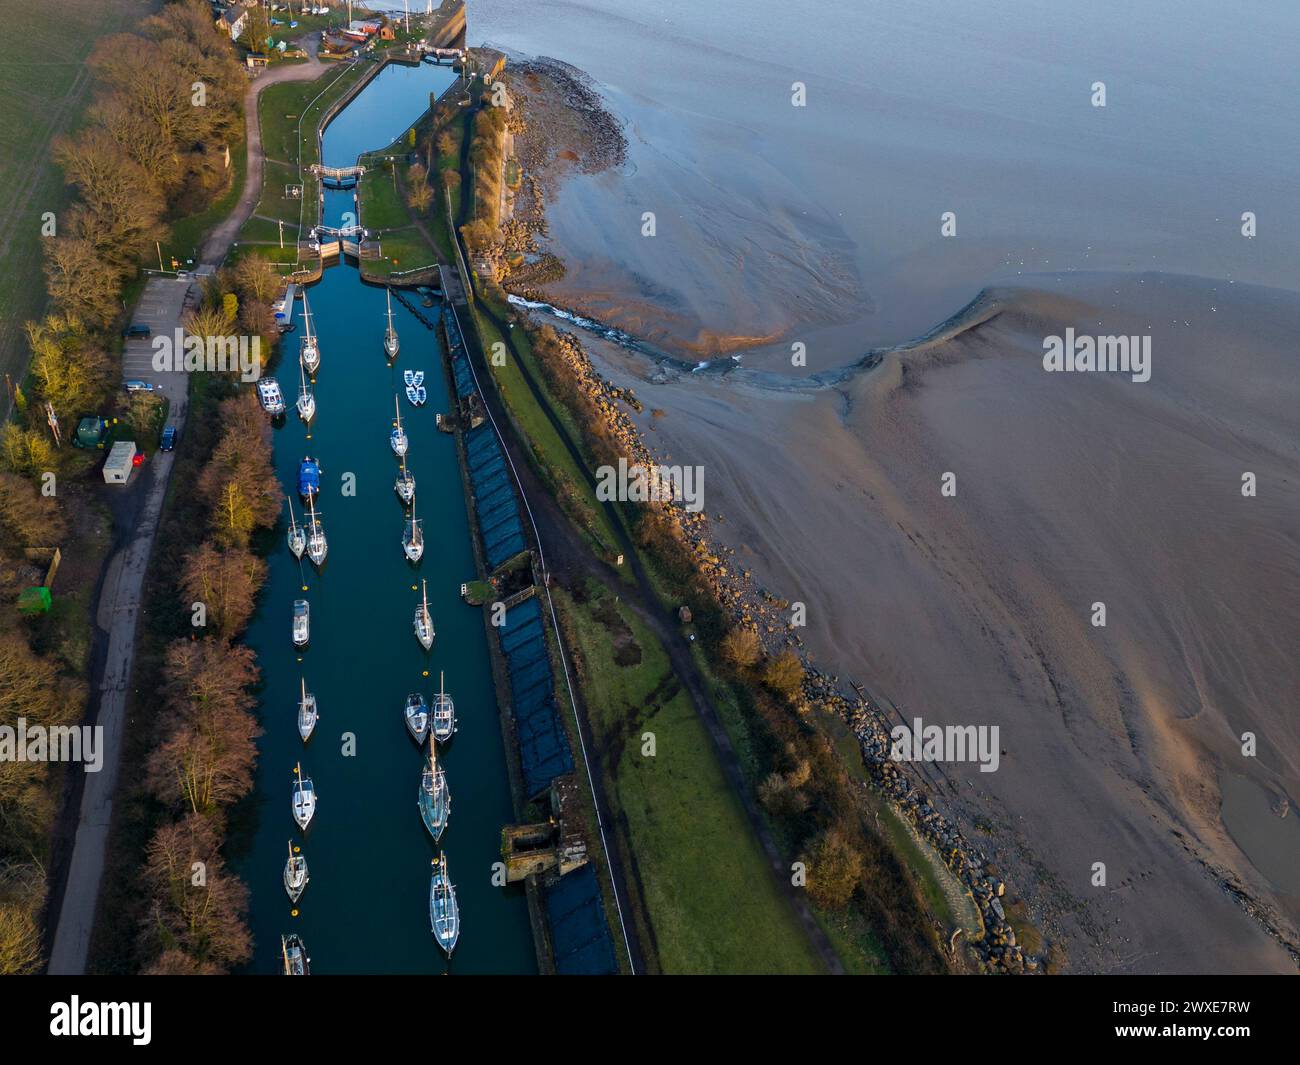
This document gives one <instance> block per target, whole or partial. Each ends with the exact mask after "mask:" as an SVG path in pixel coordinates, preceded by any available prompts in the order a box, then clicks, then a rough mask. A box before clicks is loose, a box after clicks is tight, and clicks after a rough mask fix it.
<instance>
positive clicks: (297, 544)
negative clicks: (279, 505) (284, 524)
mask: <svg viewBox="0 0 1300 1065" xmlns="http://www.w3.org/2000/svg"><path fill="white" fill-rule="evenodd" d="M306 549H307V533H306V531H305V530H304V529H303V527H302V526H301V525H299V524H298V523H297V522H296V521H295V520H294V517H293V500H292V499H290V500H289V550H290V551H292V552H293V557H294V558H302V553H303V551H305V550H306Z"/></svg>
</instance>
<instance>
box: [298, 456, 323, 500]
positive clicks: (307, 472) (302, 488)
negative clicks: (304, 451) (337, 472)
mask: <svg viewBox="0 0 1300 1065" xmlns="http://www.w3.org/2000/svg"><path fill="white" fill-rule="evenodd" d="M319 491H320V463H319V462H317V461H316V460H315V459H314V458H312V457H311V456H310V455H304V456H303V460H302V461H301V462H300V463H298V494H299V495H300V496H302V498H303V499H310V498H311V497H312V496H314V495H315V494H316V493H317V492H319Z"/></svg>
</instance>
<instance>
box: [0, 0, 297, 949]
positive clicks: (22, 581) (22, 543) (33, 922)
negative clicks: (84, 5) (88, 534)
mask: <svg viewBox="0 0 1300 1065" xmlns="http://www.w3.org/2000/svg"><path fill="white" fill-rule="evenodd" d="M87 64H88V66H89V67H90V68H91V70H92V71H93V74H94V82H93V91H92V100H91V103H90V105H89V107H88V109H87V112H86V116H85V122H84V124H83V126H82V128H81V129H80V130H79V131H78V132H76V133H74V134H73V135H71V136H67V137H62V138H60V139H58V140H57V141H56V143H55V146H54V149H53V152H54V159H55V161H56V162H57V163H58V165H59V166H60V167H61V168H62V170H63V173H64V177H65V180H66V183H67V184H68V185H69V186H70V187H71V189H72V190H73V192H74V194H75V195H74V198H73V202H72V203H71V204H70V205H69V206H68V208H67V209H66V210H64V211H63V212H62V213H61V214H60V215H59V216H58V217H57V219H51V218H50V217H47V218H46V219H45V221H44V223H43V226H44V228H43V231H42V235H43V238H44V240H43V244H44V248H43V251H44V255H43V264H42V265H43V272H44V279H45V283H46V289H47V293H48V296H49V304H48V311H47V313H46V315H45V316H44V317H43V318H42V319H41V320H40V321H37V322H29V323H27V324H26V326H25V329H26V334H27V341H28V346H29V349H30V354H31V361H30V370H29V373H28V375H27V377H26V379H25V380H24V381H23V382H21V383H20V384H18V385H17V386H16V387H15V390H14V397H13V398H14V417H13V418H12V419H11V420H9V421H8V422H7V423H6V424H5V425H4V426H3V428H0V595H3V596H4V597H5V599H6V600H7V602H9V603H10V604H13V603H14V602H15V600H16V598H17V595H18V592H19V591H21V590H22V588H24V587H27V586H31V585H33V584H41V583H43V581H42V574H43V570H44V565H45V563H44V561H41V562H39V563H37V562H33V561H32V560H30V559H29V558H28V557H27V553H28V552H29V551H30V549H32V548H48V547H53V546H58V545H59V544H63V545H64V547H65V550H66V549H68V546H69V545H68V539H67V538H68V537H69V535H71V536H72V543H73V545H74V546H75V547H77V548H83V547H86V546H87V545H86V541H85V540H84V539H79V537H83V536H84V527H85V526H87V525H93V524H95V523H98V522H100V521H102V516H101V515H100V514H99V513H97V512H96V511H95V508H94V506H93V504H91V503H89V502H87V501H86V499H85V497H86V496H87V495H88V493H87V492H86V491H85V487H84V485H80V486H79V485H78V481H77V478H78V476H79V475H80V476H85V475H87V474H90V473H91V471H92V470H94V469H95V467H96V466H97V463H96V462H95V461H94V460H95V458H96V457H97V453H95V452H92V453H90V455H89V456H87V455H86V454H85V453H78V452H76V451H73V450H72V449H70V448H67V447H56V446H55V442H54V440H53V434H52V433H51V431H50V428H49V426H48V424H47V419H48V414H49V412H50V411H52V412H53V414H54V415H55V417H56V418H57V421H58V424H59V425H60V427H61V430H62V433H63V436H64V443H65V444H66V443H67V437H68V436H69V434H70V433H71V432H72V431H73V430H74V429H75V426H76V423H77V420H78V418H79V417H81V416H83V415H85V414H89V413H98V412H107V411H112V410H113V409H114V407H115V406H116V404H115V403H114V397H115V395H116V394H117V389H116V385H117V380H118V377H119V373H120V370H119V365H118V362H117V357H116V352H117V350H118V346H119V344H118V340H117V337H116V328H117V326H118V324H119V323H120V322H121V320H122V318H123V312H124V310H125V301H124V295H125V293H126V291H127V288H128V286H129V285H131V284H132V283H133V282H134V281H135V279H136V278H137V277H138V275H139V272H140V267H141V263H142V262H143V261H146V260H147V259H148V258H151V257H152V255H153V253H154V241H157V240H161V239H162V238H163V237H164V236H165V234H166V232H167V227H168V224H169V223H170V222H171V221H172V220H175V219H180V218H183V217H186V216H188V215H191V214H193V213H195V212H197V211H200V210H202V209H203V208H204V207H206V206H207V205H208V204H209V203H211V202H212V201H213V200H214V199H215V198H216V197H217V196H219V195H220V194H221V193H223V192H224V190H225V189H226V188H227V187H228V184H229V181H230V172H231V168H230V162H229V154H228V153H229V149H230V147H231V146H232V145H233V144H235V143H236V142H237V141H238V140H239V139H240V137H242V132H243V108H242V101H243V92H244V85H245V78H244V74H243V72H242V68H241V66H240V64H239V61H238V59H237V57H236V55H235V51H234V48H233V47H232V45H231V42H230V41H229V39H228V38H227V37H225V36H223V35H222V34H221V33H219V32H218V31H217V30H216V28H215V26H214V24H213V20H212V16H211V14H210V9H209V6H208V5H207V4H206V3H204V2H203V0H181V2H177V3H169V4H167V5H166V6H165V7H164V8H163V9H162V10H161V11H160V12H159V13H158V14H156V15H154V16H152V17H150V18H147V19H145V20H144V21H143V22H142V23H141V24H140V26H139V27H138V29H137V30H136V31H135V32H133V33H121V34H115V35H112V36H109V37H105V38H104V39H102V40H101V41H100V42H99V43H98V45H97V46H96V47H95V49H94V51H93V52H92V54H91V55H90V57H89V59H88V60H87ZM51 222H52V224H51ZM268 269H269V267H268ZM249 287H252V286H249ZM206 305H207V301H205V307H206ZM241 313H242V315H243V317H242V318H241V321H246V322H248V323H250V326H251V328H250V331H254V332H258V333H260V334H262V335H264V336H273V335H274V333H275V330H274V320H273V317H272V316H271V311H270V308H269V297H268V298H267V299H265V300H259V299H258V298H257V297H252V298H250V299H249V300H248V301H247V303H246V305H245V307H244V308H243V309H242V311H241ZM268 319H270V324H269V325H268ZM265 350H267V351H269V350H270V347H269V345H267V346H266V348H265ZM154 406H156V404H154V403H150V402H148V401H144V402H142V403H140V404H137V405H135V406H134V407H131V408H129V409H126V417H127V419H128V421H131V422H140V423H141V424H143V423H145V422H150V424H152V421H151V419H152V415H153V414H155V413H156V411H155V410H154ZM137 407H138V408H139V409H136V408H137ZM232 417H234V414H233V413H232ZM235 450H236V449H235V448H234V446H233V445H231V446H229V447H228V448H227V453H226V461H227V463H228V464H229V463H231V462H234V461H236V456H235V454H234V452H235ZM251 450H252V452H253V454H252V456H251V458H250V459H249V462H248V463H247V464H246V465H244V464H242V459H241V460H240V462H241V468H240V470H239V474H238V476H237V477H236V476H235V474H234V473H230V474H229V476H223V475H222V474H220V473H213V474H211V475H209V476H208V488H207V489H206V491H207V493H208V495H210V496H215V495H216V494H218V493H220V492H222V491H225V492H226V493H227V495H228V497H229V498H230V500H231V502H232V504H233V505H232V507H230V508H229V509H228V511H227V513H228V514H229V515H232V517H231V518H230V519H229V520H230V521H233V522H234V523H235V524H237V525H239V526H240V528H241V529H242V530H243V533H239V532H235V533H229V532H225V533H222V534H221V535H222V536H223V537H224V538H223V539H222V541H221V544H222V550H224V549H226V548H227V547H233V548H236V549H237V548H238V547H239V544H240V539H241V535H244V534H246V533H247V532H248V531H250V530H252V529H253V528H255V527H256V522H257V521H258V520H261V516H263V515H265V513H266V509H267V503H266V501H265V500H264V499H260V498H256V497H258V496H259V495H261V496H264V495H265V494H266V491H267V489H266V486H265V485H262V486H260V488H255V487H254V484H255V481H256V478H257V476H258V474H259V470H260V469H262V467H259V466H258V463H257V452H258V445H257V444H256V443H254V444H253V445H251ZM265 469H269V459H266V462H265ZM51 477H53V478H54V480H51ZM229 481H236V482H237V486H236V488H234V489H231V488H230V487H229V486H228V483H227V482H229ZM56 484H57V486H58V488H57V492H55V493H54V494H53V495H51V494H50V492H49V489H50V488H51V487H52V486H54V485H56ZM246 495H247V496H249V497H250V499H251V500H252V501H249V500H246V499H245V496H246ZM56 500H57V501H56ZM228 523H229V522H228ZM215 535H217V530H215V529H214V536H215ZM244 546H245V547H246V546H247V543H246V540H245V541H244ZM196 554H197V552H196ZM222 566H223V567H227V568H229V567H230V566H231V562H230V561H228V560H226V559H224V558H223V560H222ZM191 568H192V569H194V570H195V571H196V573H195V575H193V577H192V583H198V582H199V581H200V577H199V576H198V574H197V571H198V570H199V569H201V568H202V567H201V566H200V564H199V560H198V559H196V561H195V563H194V565H193V566H192V567H191ZM246 568H247V571H248V576H247V577H246V578H245V579H246V580H256V579H257V570H256V566H255V565H253V564H249V565H248V566H247V567H246ZM236 583H237V582H235V581H234V580H233V579H231V578H227V581H226V587H225V589H224V594H225V596H226V599H227V600H228V603H227V604H226V605H225V606H224V607H223V610H224V613H222V614H221V615H220V616H221V618H222V620H221V622H220V623H219V628H220V629H221V631H233V630H234V628H235V627H237V625H238V624H240V620H239V619H240V614H241V610H242V611H244V613H243V618H244V620H245V621H246V620H247V610H250V609H251V607H249V608H242V607H239V606H237V605H236V603H237V600H238V594H237V589H236ZM221 594H222V592H221V591H218V592H217V593H214V596H215V598H218V599H219V598H220V597H221ZM244 594H246V595H248V594H249V593H247V592H245V593H244ZM250 601H251V595H250ZM62 606H63V604H62V603H61V602H59V601H57V600H56V603H55V609H54V611H53V612H52V613H51V614H50V615H48V616H41V617H37V618H19V617H17V616H16V614H15V613H14V611H13V610H12V607H11V609H10V610H7V611H3V612H0V725H7V726H13V725H15V723H16V721H17V719H18V718H19V717H23V718H25V719H26V721H27V724H28V726H29V728H30V727H31V726H33V725H37V724H41V725H47V726H48V725H54V724H72V723H75V722H78V721H79V720H80V719H81V718H82V714H83V709H84V707H85V703H86V695H87V693H86V688H85V684H84V681H83V680H82V679H81V675H82V674H84V670H85V667H86V655H87V652H86V648H87V646H88V638H87V634H86V633H85V632H84V621H85V619H84V618H82V617H77V616H76V615H75V612H72V613H70V612H65V611H62V610H61V607H62ZM74 628H75V629H76V630H78V631H72V629H74ZM204 661H206V659H204ZM225 664H226V665H227V666H228V668H230V669H238V668H240V659H239V657H238V656H233V657H232V658H231V659H230V661H229V662H227V663H225ZM248 668H250V669H254V672H253V674H252V675H253V676H255V668H254V667H252V666H251V663H250V664H249V666H248ZM183 669H189V670H190V672H191V674H193V676H194V677H195V678H196V679H195V686H196V687H195V690H203V688H202V685H203V684H204V683H205V681H204V680H203V677H204V673H203V670H202V669H200V668H199V666H198V665H195V664H194V663H192V662H191V663H189V664H188V665H187V664H183V663H181V662H179V661H178V664H177V666H176V670H177V672H176V677H175V679H174V682H175V685H180V686H183V681H182V679H181V677H182V673H181V672H180V671H181V670H183ZM241 676H242V677H244V679H247V678H248V674H247V673H244V674H241ZM168 690H169V692H172V694H170V695H169V696H168V706H169V708H170V712H172V713H173V714H175V713H179V712H180V707H181V704H182V702H184V699H183V697H182V695H181V694H179V692H180V687H175V686H174V687H173V688H169V689H168ZM196 698H198V697H196ZM206 706H207V704H206V703H205V704H203V709H204V712H205V713H206ZM195 713H198V710H195ZM202 724H206V719H202V720H200V721H199V725H202ZM196 727H198V725H196ZM254 728H255V726H254ZM230 746H232V747H235V746H238V744H237V743H235V742H233V741H232V743H231V744H230ZM160 764H161V763H160ZM223 764H224V763H223ZM194 766H195V768H196V771H198V772H200V773H201V772H203V771H204V770H203V763H202V761H201V760H198V761H195V762H194ZM160 771H161V770H160ZM62 778H63V774H62V773H61V772H53V771H51V767H50V766H48V765H46V764H44V763H31V762H12V761H5V762H0V973H23V972H30V971H33V970H36V969H38V968H39V967H40V966H41V964H42V960H43V959H42V936H41V927H40V921H41V912H42V909H43V907H44V904H45V898H46V893H47V875H48V870H47V864H48V860H49V849H50V833H51V828H52V825H53V821H54V818H55V815H56V812H57V810H56V808H57V806H58V801H59V789H60V787H61V783H62ZM239 779H240V776H239V773H238V772H237V771H236V772H234V773H233V776H232V775H231V774H230V773H229V772H227V773H226V774H225V775H223V776H221V777H220V779H218V780H214V781H213V782H212V783H211V785H210V786H207V787H205V788H200V789H197V790H196V796H197V799H198V800H199V804H200V805H202V804H203V803H208V802H218V803H219V802H220V801H222V800H223V796H224V795H225V794H226V793H227V792H228V791H229V790H230V789H231V788H232V787H234V788H236V789H237V788H238V786H239ZM232 780H233V783H232ZM205 812H210V811H208V810H207V808H206V807H205ZM212 830H213V826H212V823H211V822H210V820H209V822H207V823H205V826H198V825H197V824H191V825H189V826H188V827H184V828H180V829H177V830H176V831H175V832H174V833H173V836H172V837H171V838H167V839H163V838H160V839H158V840H156V841H155V843H156V846H151V849H150V852H149V864H148V870H149V878H150V879H149V881H148V884H149V887H150V891H151V893H155V894H156V897H157V898H162V897H163V896H164V895H165V894H166V890H165V886H166V885H169V884H170V886H171V887H172V888H174V887H175V885H174V883H171V882H170V881H169V880H168V877H167V875H166V869H167V856H168V855H171V856H173V857H174V856H175V855H177V854H179V853H180V851H179V850H178V848H181V846H182V843H183V844H184V846H185V847H188V848H189V849H190V850H191V851H198V850H204V851H206V850H210V849H211V848H210V847H209V843H210V842H211V840H210V835H211V832H212ZM205 832H206V833H208V835H205V834H204V833H205ZM182 849H183V848H182ZM208 873H209V883H215V884H216V885H217V887H216V889H215V894H214V896H213V897H214V898H222V897H224V898H227V899H237V897H238V890H237V889H236V887H235V886H234V885H228V883H227V881H226V879H225V878H224V874H223V872H222V870H221V867H220V859H219V856H216V857H215V860H214V862H212V863H210V864H209V867H208ZM189 901H195V900H192V899H191V900H189ZM212 908H213V907H212V906H210V905H208V904H206V903H203V904H201V905H199V906H198V910H200V911H202V912H204V913H206V912H210V911H211V909H212ZM155 916H156V918H157V921H155V923H154V925H153V928H154V932H153V933H152V934H154V935H156V936H158V937H160V941H161V940H165V941H166V942H167V943H168V944H169V947H168V950H170V949H171V946H170V945H171V944H173V942H174V943H176V944H180V949H181V950H182V953H184V954H185V956H186V957H194V958H196V959H198V960H197V961H196V962H195V964H196V966H198V967H200V968H201V967H202V966H204V965H208V964H217V962H210V961H209V959H210V958H216V959H221V958H226V957H230V956H235V955H238V954H239V950H238V949H237V948H236V947H232V946H231V945H229V944H227V945H226V946H225V947H221V948H215V947H214V948H208V947H205V946H203V945H201V944H199V945H196V940H194V939H193V938H192V937H193V936H194V935H198V936H200V938H201V939H202V938H203V937H204V936H206V935H208V933H207V932H205V931H203V930H202V929H197V928H196V925H195V922H194V915H188V916H187V915H184V914H183V913H180V911H178V910H177V908H176V907H174V906H170V905H168V906H161V905H160V906H159V907H158V909H157V910H156V913H155ZM159 922H161V923H159ZM186 928H189V929H190V938H186V936H185V935H183V934H182V933H183V931H184V929H186ZM164 929H166V933H165V934H164V932H163V930H164ZM164 956H166V962H165V963H164V962H163V961H162V959H163V957H164ZM158 958H159V964H160V965H164V967H165V966H167V965H175V964H176V962H177V958H176V957H175V956H173V955H170V954H168V953H167V950H164V951H161V952H160V953H159V954H158Z"/></svg>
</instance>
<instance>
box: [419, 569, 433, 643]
mask: <svg viewBox="0 0 1300 1065" xmlns="http://www.w3.org/2000/svg"><path fill="white" fill-rule="evenodd" d="M420 586H421V588H422V589H423V596H422V598H421V601H420V605H419V606H417V607H416V608H415V638H416V639H417V640H419V641H420V646H421V647H423V648H424V649H425V650H426V651H427V650H428V649H429V648H430V647H432V646H433V616H432V615H431V614H430V613H429V587H428V582H427V581H423V580H422V581H420Z"/></svg>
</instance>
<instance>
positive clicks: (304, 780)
mask: <svg viewBox="0 0 1300 1065" xmlns="http://www.w3.org/2000/svg"><path fill="white" fill-rule="evenodd" d="M293 774H294V780H293V819H294V820H295V821H296V822H297V823H298V827H299V828H302V829H305V828H306V827H307V826H308V825H309V824H311V819H312V818H313V817H314V816H315V815H316V786H315V785H314V784H313V783H312V782H311V777H305V776H303V774H302V763H301V762H299V763H298V765H297V767H296V768H295V769H294V771H293Z"/></svg>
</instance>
